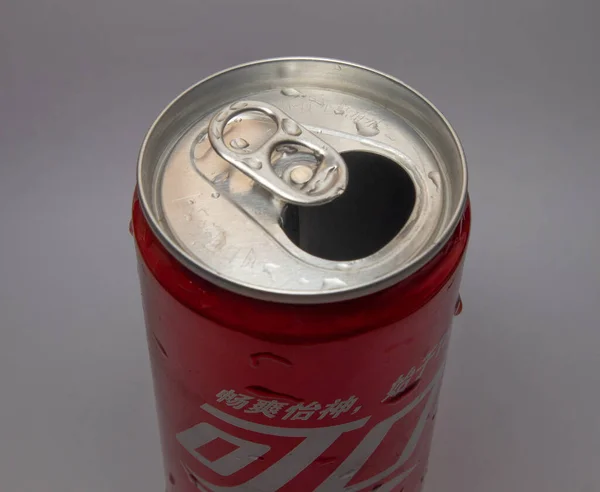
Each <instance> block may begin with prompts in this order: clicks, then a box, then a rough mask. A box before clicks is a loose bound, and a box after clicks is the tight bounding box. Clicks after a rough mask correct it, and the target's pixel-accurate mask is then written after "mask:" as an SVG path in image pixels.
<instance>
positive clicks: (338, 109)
mask: <svg viewBox="0 0 600 492" xmlns="http://www.w3.org/2000/svg"><path fill="white" fill-rule="evenodd" d="M345 112H346V111H344V110H343V109H342V108H335V109H334V110H333V114H344V113H345Z"/></svg>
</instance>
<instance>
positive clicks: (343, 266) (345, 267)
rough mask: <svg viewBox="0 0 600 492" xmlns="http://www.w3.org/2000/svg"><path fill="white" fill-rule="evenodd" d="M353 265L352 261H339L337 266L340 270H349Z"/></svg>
mask: <svg viewBox="0 0 600 492" xmlns="http://www.w3.org/2000/svg"><path fill="white" fill-rule="evenodd" d="M351 266H352V265H350V263H338V264H337V265H336V266H335V267H336V268H337V269H338V270H348V269H349V268H350V267H351Z"/></svg>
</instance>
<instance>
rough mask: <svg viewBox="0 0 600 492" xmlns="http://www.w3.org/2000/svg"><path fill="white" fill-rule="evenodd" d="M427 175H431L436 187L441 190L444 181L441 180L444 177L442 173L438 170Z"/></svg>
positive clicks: (430, 177)
mask: <svg viewBox="0 0 600 492" xmlns="http://www.w3.org/2000/svg"><path fill="white" fill-rule="evenodd" d="M427 176H428V177H429V179H430V180H431V181H432V182H433V184H434V185H435V189H436V190H439V189H440V185H441V183H442V181H441V179H442V178H441V176H440V173H438V172H437V171H431V172H430V173H429V174H428V175H427Z"/></svg>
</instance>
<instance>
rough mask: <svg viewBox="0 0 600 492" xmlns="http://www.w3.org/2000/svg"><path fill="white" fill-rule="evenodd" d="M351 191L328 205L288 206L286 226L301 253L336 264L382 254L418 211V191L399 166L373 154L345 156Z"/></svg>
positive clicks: (353, 152) (358, 153) (286, 209)
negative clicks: (304, 252)
mask: <svg viewBox="0 0 600 492" xmlns="http://www.w3.org/2000/svg"><path fill="white" fill-rule="evenodd" d="M342 157H343V158H344V161H345V162H346V165H347V166H348V173H349V174H348V175H349V178H348V187H347V188H346V191H344V193H343V194H342V195H341V196H340V197H338V198H336V199H335V200H333V201H332V202H330V203H327V204H325V205H320V206H318V207H299V206H297V205H287V206H286V207H285V208H284V210H283V212H282V216H281V227H282V229H283V230H284V232H285V233H286V235H287V236H288V237H289V238H290V240H291V241H292V242H293V243H294V244H296V246H298V247H299V248H301V249H303V250H304V251H306V252H307V253H309V254H311V255H314V256H318V257H320V258H324V259H327V260H333V261H351V260H357V259H359V258H364V257H366V256H369V255H372V254H373V253H376V252H377V251H379V250H380V249H381V248H383V247H384V246H385V245H386V244H388V243H389V242H390V241H391V240H392V239H393V238H394V237H395V236H396V234H398V233H399V232H400V230H401V229H402V227H403V226H404V225H405V224H406V222H407V220H408V218H409V217H410V214H411V213H412V210H413V208H414V206H415V198H416V192H415V186H414V184H413V182H412V180H411V178H410V176H409V175H408V173H407V172H406V171H405V170H404V169H403V168H402V166H400V165H398V163H396V162H394V161H392V160H391V159H388V158H387V157H383V156H381V155H378V154H373V153H371V152H362V151H352V152H345V153H343V154H342Z"/></svg>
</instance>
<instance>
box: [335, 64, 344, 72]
mask: <svg viewBox="0 0 600 492" xmlns="http://www.w3.org/2000/svg"><path fill="white" fill-rule="evenodd" d="M333 69H334V70H338V71H339V70H341V69H342V66H341V65H336V66H335V67H333Z"/></svg>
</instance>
